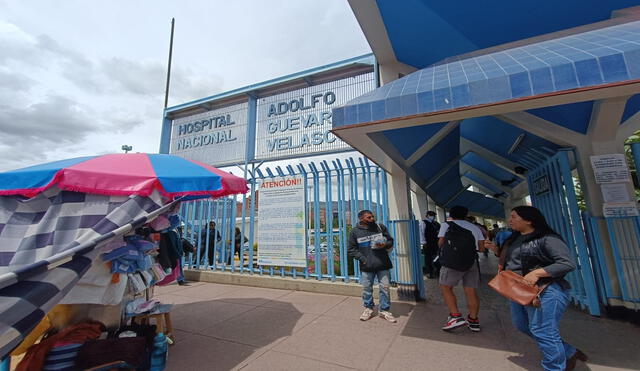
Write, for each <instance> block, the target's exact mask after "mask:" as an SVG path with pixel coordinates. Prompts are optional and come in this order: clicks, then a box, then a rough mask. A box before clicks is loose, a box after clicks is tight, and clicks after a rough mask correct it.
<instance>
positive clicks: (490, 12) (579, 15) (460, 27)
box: [373, 0, 638, 68]
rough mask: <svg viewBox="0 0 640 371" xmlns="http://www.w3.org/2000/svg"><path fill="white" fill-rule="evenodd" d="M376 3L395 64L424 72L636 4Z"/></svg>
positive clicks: (580, 0) (612, 0)
mask: <svg viewBox="0 0 640 371" xmlns="http://www.w3.org/2000/svg"><path fill="white" fill-rule="evenodd" d="M376 5H377V6H378V10H379V12H380V15H381V18H382V21H383V23H384V28H385V30H386V33H387V35H388V38H389V41H390V42H391V45H392V47H393V51H394V54H395V56H396V58H397V60H398V61H399V62H402V63H406V64H408V65H411V66H414V67H417V68H424V67H427V66H429V65H431V64H433V63H436V62H439V61H441V60H443V59H445V58H448V57H451V56H454V55H460V54H465V53H469V52H473V51H476V50H480V49H486V48H490V47H493V46H496V45H502V44H506V43H509V42H514V41H518V40H523V39H526V38H530V37H535V36H538V35H543V34H548V33H552V32H556V31H560V30H565V29H568V28H572V27H576V26H581V25H584V24H590V23H594V22H599V21H605V20H608V19H609V18H610V17H611V16H612V12H613V11H615V10H617V9H623V8H628V7H632V6H636V5H638V1H634V0H606V1H602V0H597V1H589V0H562V1H500V0H493V1H433V0H402V1H397V0H376ZM421 45H425V46H428V47H420V46H421ZM373 49H374V50H375V47H374V48H373Z"/></svg>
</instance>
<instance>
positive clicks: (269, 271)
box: [181, 158, 415, 284]
mask: <svg viewBox="0 0 640 371" xmlns="http://www.w3.org/2000/svg"><path fill="white" fill-rule="evenodd" d="M247 174H248V176H247V179H248V180H249V183H250V193H249V194H245V195H239V196H232V197H226V198H222V199H217V200H195V201H189V202H184V203H183V206H182V209H181V214H182V219H183V220H184V221H185V223H186V228H185V236H186V237H187V238H188V239H190V240H191V241H193V242H194V245H196V246H198V248H197V250H196V252H195V253H193V254H190V255H189V256H188V257H186V258H185V262H184V264H185V267H188V268H190V269H207V270H213V271H227V272H237V273H244V274H259V275H270V276H281V277H293V278H303V279H317V280H329V281H341V282H351V281H355V282H358V281H359V276H360V272H359V267H358V264H354V261H353V260H352V259H348V256H347V239H348V233H349V231H350V230H351V228H352V226H354V225H355V224H356V223H357V213H358V211H359V210H362V209H369V210H372V211H373V212H374V213H375V214H376V217H377V219H378V220H379V221H380V222H382V223H384V224H385V225H387V226H388V227H389V230H390V232H391V233H392V234H395V230H396V226H397V225H398V223H401V222H402V221H390V220H389V218H388V215H389V213H388V200H387V180H386V173H385V172H384V170H383V169H381V168H379V167H378V166H375V165H372V164H370V163H369V161H368V160H367V159H363V158H359V159H356V160H354V159H353V158H349V159H347V160H346V161H341V160H339V159H336V160H333V161H331V163H329V162H327V161H322V162H320V163H319V166H318V164H316V163H313V162H312V163H310V164H308V165H303V164H299V165H297V166H295V167H294V166H292V165H289V166H286V167H285V168H284V169H283V168H281V167H279V166H277V167H275V168H274V169H271V168H266V169H260V168H254V169H249V170H247ZM288 176H302V177H303V179H304V182H305V199H306V200H307V202H306V214H307V221H308V222H307V223H308V224H307V241H308V244H307V245H308V247H307V268H291V267H272V266H269V267H267V266H260V265H258V264H257V245H258V244H259V241H257V240H256V237H257V231H256V225H257V224H256V223H257V221H258V220H257V219H258V217H257V216H256V206H257V205H256V196H258V197H259V192H258V191H257V186H258V185H259V183H260V182H261V181H262V180H265V179H268V180H272V179H278V178H284V177H288ZM210 221H214V222H215V223H216V230H217V231H218V232H219V234H220V240H218V239H215V240H214V241H210V240H209V238H210V234H209V233H205V231H206V228H207V225H208V223H209V222H210ZM236 227H237V228H239V229H240V234H241V237H240V240H241V241H244V239H245V237H246V239H247V243H243V244H242V245H241V252H240V254H239V256H235V255H234V246H233V245H234V239H235V237H234V234H235V232H234V231H235V228H236ZM391 259H392V262H393V264H394V269H393V270H392V272H391V277H392V281H393V282H395V283H401V284H415V277H414V276H413V275H408V276H409V277H412V278H411V279H410V280H409V281H410V282H405V281H404V280H400V279H399V276H398V266H399V265H398V255H397V249H393V250H392V253H391ZM403 269H404V268H403ZM402 277H406V276H405V275H402Z"/></svg>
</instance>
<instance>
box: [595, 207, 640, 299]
mask: <svg viewBox="0 0 640 371" xmlns="http://www.w3.org/2000/svg"><path fill="white" fill-rule="evenodd" d="M583 218H584V220H585V225H587V226H588V230H589V235H590V243H591V244H590V248H591V249H592V250H593V252H594V254H593V255H594V257H595V258H596V259H597V262H598V264H597V266H598V274H597V278H598V286H599V287H598V288H599V292H600V295H601V297H602V299H601V301H602V302H603V304H608V300H610V299H618V300H623V301H625V302H627V303H633V305H634V308H633V309H635V310H638V309H640V217H638V216H629V217H613V218H602V217H591V216H589V215H587V214H586V213H584V215H583ZM602 225H604V227H605V228H606V231H607V233H606V234H607V235H608V240H607V241H605V240H604V239H603V237H602V235H603V233H601V227H600V226H602ZM606 242H608V244H609V245H610V246H611V252H612V254H611V259H612V260H613V262H612V263H613V264H611V265H607V256H605V254H604V245H605V243H606ZM609 266H611V267H613V268H614V269H615V272H614V273H615V277H616V278H617V280H618V284H619V292H616V291H614V288H613V285H611V282H610V279H609V277H610V276H609V273H610V269H609V268H608V267H609Z"/></svg>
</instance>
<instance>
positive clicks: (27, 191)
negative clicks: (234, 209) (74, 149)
mask: <svg viewBox="0 0 640 371" xmlns="http://www.w3.org/2000/svg"><path fill="white" fill-rule="evenodd" d="M54 185H57V186H58V187H59V188H60V189H62V190H67V191H75V192H84V193H93V194H102V195H109V196H130V195H138V196H148V195H150V194H151V193H152V192H153V191H154V190H155V189H157V190H158V191H159V192H160V193H161V194H162V195H164V196H166V197H169V198H171V199H174V198H177V197H180V196H210V197H222V196H226V195H232V194H238V193H245V192H247V190H248V188H247V182H246V181H245V180H244V179H243V178H240V177H237V176H234V175H232V174H229V173H227V172H224V171H222V170H219V169H216V168H214V167H212V166H209V165H206V164H203V163H200V162H198V161H193V160H187V159H184V158H182V157H179V156H174V155H167V154H147V153H131V154H108V155H102V156H89V157H77V158H72V159H68V160H62V161H55V162H49V163H46V164H42V165H35V166H30V167H26V168H22V169H18V170H13V171H9V172H5V173H0V195H22V196H26V197H33V196H35V195H37V194H38V193H40V192H42V191H44V190H46V189H48V188H50V187H52V186H54Z"/></svg>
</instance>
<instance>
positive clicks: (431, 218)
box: [427, 216, 436, 222]
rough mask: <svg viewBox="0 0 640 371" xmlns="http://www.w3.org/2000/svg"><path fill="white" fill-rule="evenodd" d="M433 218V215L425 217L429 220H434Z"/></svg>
mask: <svg viewBox="0 0 640 371" xmlns="http://www.w3.org/2000/svg"><path fill="white" fill-rule="evenodd" d="M435 219H436V217H435V216H428V217H427V220H428V221H430V222H432V221H434V220H435Z"/></svg>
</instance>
